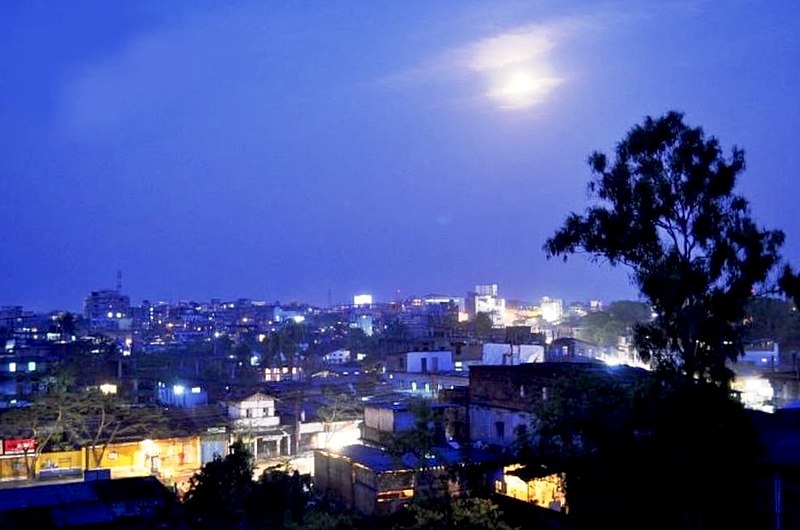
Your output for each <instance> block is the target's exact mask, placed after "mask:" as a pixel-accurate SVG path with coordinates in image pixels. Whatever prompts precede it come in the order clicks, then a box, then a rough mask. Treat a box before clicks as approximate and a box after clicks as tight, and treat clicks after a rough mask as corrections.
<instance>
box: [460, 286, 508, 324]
mask: <svg viewBox="0 0 800 530" xmlns="http://www.w3.org/2000/svg"><path fill="white" fill-rule="evenodd" d="M497 293H498V288H497V284H496V283H491V284H486V285H476V286H475V291H472V292H469V293H467V300H466V306H467V314H468V315H469V316H470V318H475V316H476V315H477V314H478V313H486V314H488V315H489V316H490V317H491V319H492V325H493V326H494V327H496V328H501V327H503V326H505V318H506V301H505V299H504V298H500V297H499V296H498V294H497Z"/></svg>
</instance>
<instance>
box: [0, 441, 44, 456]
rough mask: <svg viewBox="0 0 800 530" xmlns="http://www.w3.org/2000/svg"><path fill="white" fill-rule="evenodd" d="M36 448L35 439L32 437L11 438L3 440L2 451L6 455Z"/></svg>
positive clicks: (22, 452)
mask: <svg viewBox="0 0 800 530" xmlns="http://www.w3.org/2000/svg"><path fill="white" fill-rule="evenodd" d="M35 450H36V440H34V439H33V438H12V439H10V440H3V453H4V454H7V455H21V454H24V453H26V452H31V451H35Z"/></svg>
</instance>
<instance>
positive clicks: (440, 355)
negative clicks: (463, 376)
mask: <svg viewBox="0 0 800 530" xmlns="http://www.w3.org/2000/svg"><path fill="white" fill-rule="evenodd" d="M406 358H407V363H406V371H407V372H413V373H421V372H431V373H436V372H449V371H451V370H453V352H451V351H447V350H445V351H410V352H408V353H407V354H406ZM423 359H424V360H425V363H423ZM423 364H425V365H426V366H425V367H424V369H423Z"/></svg>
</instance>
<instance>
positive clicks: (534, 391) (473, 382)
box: [469, 362, 647, 447]
mask: <svg viewBox="0 0 800 530" xmlns="http://www.w3.org/2000/svg"><path fill="white" fill-rule="evenodd" d="M646 374H647V372H646V371H645V370H642V369H639V368H631V367H627V366H616V367H608V366H606V365H604V364H602V363H563V362H559V363H531V364H521V365H517V366H474V367H472V368H471V369H470V372H469V388H470V404H469V425H470V439H471V440H472V441H473V442H481V443H483V444H487V445H495V446H499V447H507V446H509V445H511V444H512V443H513V442H514V441H515V440H517V438H518V437H519V436H521V435H526V434H529V433H530V429H531V425H532V420H533V419H534V414H535V412H536V409H537V407H538V406H539V405H540V404H541V403H542V402H543V401H546V400H547V399H549V398H550V393H551V392H549V388H550V387H552V386H553V384H554V383H555V382H556V381H557V380H558V379H559V378H577V377H590V378H591V377H596V378H615V379H618V380H620V381H621V382H629V381H633V380H636V378H638V377H645V376H646Z"/></svg>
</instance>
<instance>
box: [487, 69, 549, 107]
mask: <svg viewBox="0 0 800 530" xmlns="http://www.w3.org/2000/svg"><path fill="white" fill-rule="evenodd" d="M561 82H562V80H561V79H556V78H551V77H536V76H534V75H533V74H532V73H531V72H525V71H519V72H515V73H513V74H512V75H510V76H506V77H504V78H503V79H500V80H498V82H497V83H496V84H495V86H493V87H492V88H491V89H490V90H489V92H487V93H486V95H487V96H488V97H489V99H491V100H492V101H494V102H496V103H497V104H498V105H499V106H500V108H502V109H527V108H530V107H533V106H534V105H536V104H537V103H540V102H541V101H542V99H544V97H545V96H547V95H548V94H549V93H550V92H551V91H552V90H553V89H554V88H555V87H557V86H558V85H560V84H561Z"/></svg>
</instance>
